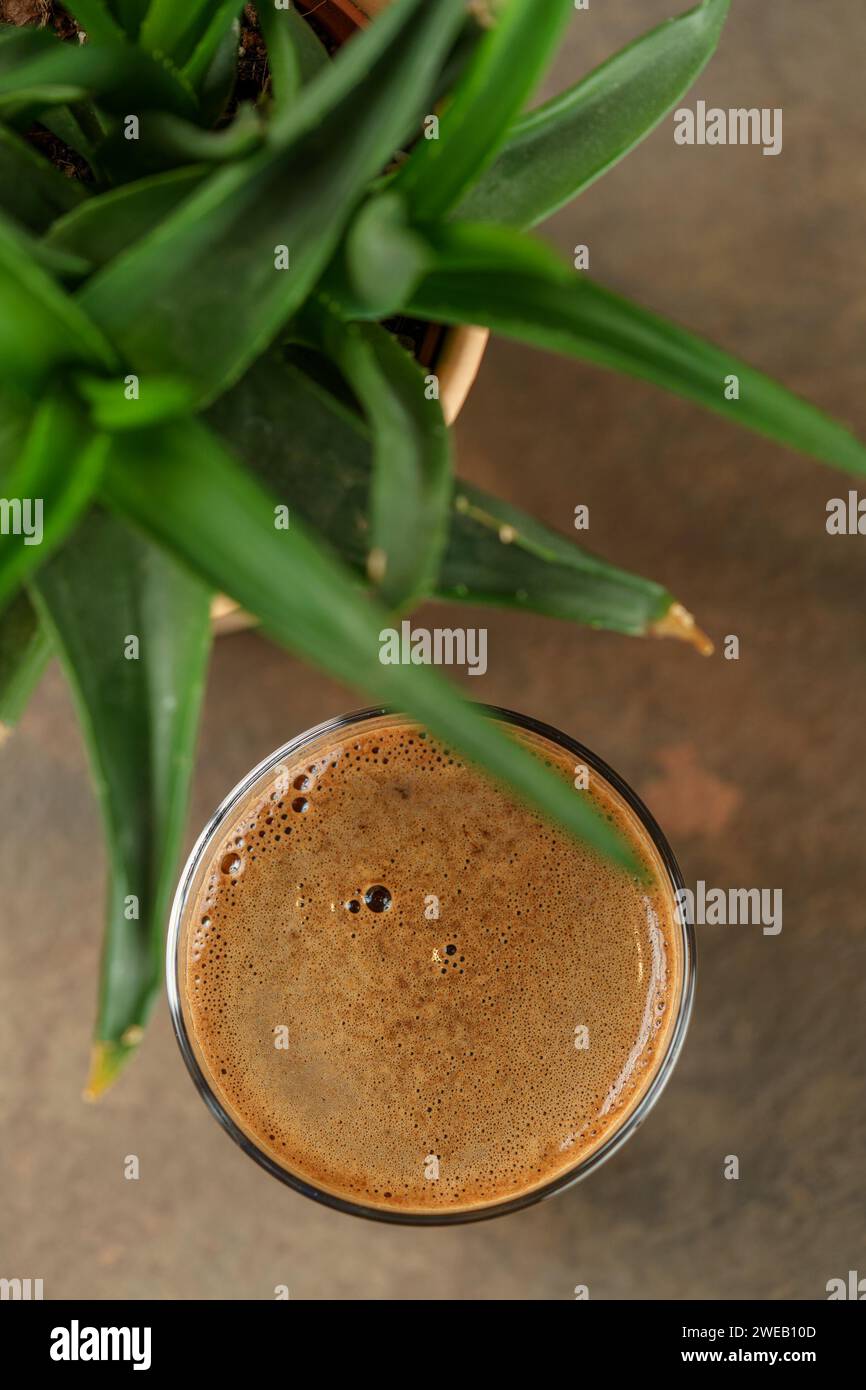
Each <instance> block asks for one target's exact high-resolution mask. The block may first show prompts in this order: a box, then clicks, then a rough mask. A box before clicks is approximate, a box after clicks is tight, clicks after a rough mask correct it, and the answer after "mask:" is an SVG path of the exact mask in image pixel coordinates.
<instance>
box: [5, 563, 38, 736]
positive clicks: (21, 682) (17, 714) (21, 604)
mask: <svg viewBox="0 0 866 1390" xmlns="http://www.w3.org/2000/svg"><path fill="white" fill-rule="evenodd" d="M50 657H51V639H50V637H49V636H48V633H47V632H46V631H45V626H44V624H43V622H42V620H41V618H40V617H39V615H38V613H37V612H36V610H35V608H34V607H33V604H32V603H31V601H30V599H29V597H28V596H27V594H26V593H25V592H24V591H23V590H21V591H20V592H19V593H18V594H17V595H16V597H15V599H14V600H13V601H12V603H10V604H9V606H8V607H7V608H5V609H4V611H3V612H2V613H0V747H2V746H3V743H4V742H5V740H6V739H7V738H8V737H9V734H10V733H11V731H12V729H13V728H14V727H15V725H16V724H17V723H18V720H19V719H20V718H21V715H22V714H23V713H24V710H25V708H26V706H27V703H28V701H29V699H30V696H31V695H32V694H33V691H34V690H35V689H36V686H37V685H38V684H39V681H40V679H41V677H42V673H43V671H44V670H45V667H46V666H47V665H48V661H49V659H50Z"/></svg>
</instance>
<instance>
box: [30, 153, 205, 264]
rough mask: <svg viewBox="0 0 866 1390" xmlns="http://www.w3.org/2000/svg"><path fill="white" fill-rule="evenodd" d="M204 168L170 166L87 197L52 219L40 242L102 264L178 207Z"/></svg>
mask: <svg viewBox="0 0 866 1390" xmlns="http://www.w3.org/2000/svg"><path fill="white" fill-rule="evenodd" d="M206 173H207V170H206V169H205V168H203V167H202V166H201V165H194V166H193V167H192V168H190V169H172V170H171V171H170V172H169V173H166V174H154V175H151V176H150V177H149V178H145V179H139V180H138V182H136V183H128V184H124V186H123V187H122V188H112V189H110V190H109V192H107V193H100V194H97V195H96V196H95V197H93V198H88V200H87V202H86V203H82V205H81V206H80V207H77V208H74V209H73V211H72V212H69V213H67V214H66V216H64V217H59V218H58V219H57V221H56V222H55V223H54V225H53V226H52V228H51V230H50V231H49V232H48V234H47V236H46V237H45V239H44V240H45V245H46V246H50V247H54V248H55V249H56V250H58V251H68V252H70V253H71V254H73V255H78V256H86V257H87V259H88V260H89V261H90V263H91V265H93V266H94V267H97V266H102V265H106V264H107V262H108V261H112V260H114V258H115V256H119V255H120V253H121V252H122V251H125V250H126V249H127V247H128V246H131V245H132V243H133V242H135V241H139V240H140V239H141V238H142V237H143V236H146V235H147V233H148V232H150V231H152V230H153V228H154V227H157V226H158V225H159V223H160V222H162V221H163V219H164V218H165V217H167V216H168V214H169V213H170V212H173V211H174V210H175V208H177V207H179V206H180V204H181V203H182V202H183V201H184V199H185V198H188V197H189V195H190V193H192V191H193V189H194V188H197V187H198V185H199V184H200V183H201V182H202V180H203V179H204V178H205V175H206Z"/></svg>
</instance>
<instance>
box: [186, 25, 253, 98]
mask: <svg viewBox="0 0 866 1390" xmlns="http://www.w3.org/2000/svg"><path fill="white" fill-rule="evenodd" d="M242 9H243V4H242V0H223V3H222V4H221V5H219V6H218V7H217V8H216V9H215V10H214V12H213V15H212V17H211V20H210V23H209V24H208V27H207V29H206V30H205V32H204V33H203V34H202V36H201V38H200V39H199V41H198V43H197V44H196V46H195V48H194V49H193V51H192V54H191V55H190V57H189V58H188V59H187V61H186V63H185V64H184V67H183V75H184V77H185V78H186V80H187V81H188V82H190V83H191V84H192V86H193V87H194V88H195V90H196V92H197V93H198V100H199V106H200V108H201V115H202V120H203V121H204V123H205V124H206V125H212V124H213V123H214V121H216V120H217V119H218V118H219V117H220V116H221V115H222V114H223V112H224V110H225V108H226V106H227V105H228V101H229V98H230V97H231V94H232V92H233V91H234V87H235V79H236V76H237V66H238V50H239V46H240V20H239V18H238V16H239V15H240V13H241V10H242Z"/></svg>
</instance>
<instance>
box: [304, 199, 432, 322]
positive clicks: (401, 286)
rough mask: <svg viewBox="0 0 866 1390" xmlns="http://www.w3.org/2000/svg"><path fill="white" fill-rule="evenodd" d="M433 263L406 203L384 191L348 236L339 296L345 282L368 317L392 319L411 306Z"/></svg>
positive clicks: (359, 216) (366, 207)
mask: <svg viewBox="0 0 866 1390" xmlns="http://www.w3.org/2000/svg"><path fill="white" fill-rule="evenodd" d="M432 259H433V257H432V254H431V251H430V248H429V246H428V244H427V242H426V241H425V239H424V237H423V236H421V235H420V234H419V233H418V232H417V231H416V229H415V228H414V227H412V226H411V225H410V223H409V219H408V216H407V210H406V204H405V203H404V201H403V199H402V198H401V197H399V195H398V194H396V193H391V192H384V193H381V194H379V195H378V196H377V197H374V198H371V199H370V200H369V201H368V202H366V203H365V204H364V206H363V207H362V208H361V209H360V211H359V212H358V213H357V215H356V217H355V219H354V221H353V222H352V224H351V226H350V227H349V230H348V232H347V234H346V238H345V241H344V244H343V247H342V248H341V255H340V264H339V266H338V274H339V275H340V276H341V280H338V281H337V289H336V293H337V297H338V298H340V299H344V298H345V297H346V296H345V293H344V291H343V283H342V282H343V281H344V282H345V287H346V290H347V291H348V295H349V296H350V298H351V303H352V305H353V306H355V305H357V306H358V308H359V309H360V311H361V313H362V314H363V316H364V317H369V316H370V315H371V314H372V315H375V317H376V318H387V317H388V316H389V315H391V314H394V313H396V312H397V311H398V310H399V309H400V308H401V307H402V305H403V304H405V302H406V300H407V298H408V297H409V294H410V292H411V291H412V290H413V289H414V288H415V286H416V285H417V284H418V281H419V280H420V279H421V278H422V276H423V275H424V272H425V271H426V270H427V269H428V268H429V266H430V263H431V261H432ZM329 273H330V272H329Z"/></svg>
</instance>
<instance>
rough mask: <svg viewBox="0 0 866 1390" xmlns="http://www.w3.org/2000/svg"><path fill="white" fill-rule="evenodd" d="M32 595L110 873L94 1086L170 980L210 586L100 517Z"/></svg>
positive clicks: (114, 1065) (133, 1041)
mask: <svg viewBox="0 0 866 1390" xmlns="http://www.w3.org/2000/svg"><path fill="white" fill-rule="evenodd" d="M33 587H34V593H35V597H36V602H37V605H38V608H39V611H40V613H41V614H42V617H43V619H44V620H45V622H46V623H47V625H48V627H49V630H50V631H51V632H52V634H53V638H54V643H55V645H56V647H57V650H58V652H59V653H60V656H61V659H62V661H63V665H64V668H65V670H66V673H67V675H68V677H69V681H70V684H71V686H72V690H73V693H74V695H75V698H76V704H77V706H78V712H79V718H80V721H81V725H82V729H83V732H84V735H85V738H86V741H87V745H88V750H89V753H90V763H91V770H92V774H93V779H94V783H95V787H96V792H97V795H98V798H99V802H100V807H101V810H102V816H103V821H104V825H105V833H106V838H107V842H108V851H109V867H110V882H109V891H108V907H107V920H106V930H105V940H104V948H103V958H102V974H101V982H100V998H99V1008H98V1015H97V1022H96V1030H95V1039H94V1053H93V1063H92V1068H91V1080H90V1091H91V1094H98V1093H99V1091H101V1090H103V1089H104V1088H105V1087H106V1086H107V1085H109V1084H110V1082H111V1081H112V1080H113V1079H114V1077H115V1075H116V1074H117V1072H118V1070H119V1069H120V1067H121V1066H122V1065H123V1064H124V1063H125V1062H126V1061H127V1060H128V1058H129V1056H130V1055H131V1054H132V1053H133V1052H134V1050H135V1048H136V1047H137V1045H138V1043H139V1042H140V1040H141V1036H142V1030H143V1028H144V1026H145V1024H146V1022H147V1019H148V1016H149V1014H150V1012H151V1009H152V1007H153V1004H154V1002H155V1000H156V999H157V998H158V996H159V994H160V991H161V988H162V978H163V950H164V947H163V935H164V927H165V920H166V916H167V913H168V906H169V902H170V899H171V894H172V891H173V887H174V878H175V873H176V870H177V858H178V854H179V851H180V844H181V837H182V834H183V827H184V820H185V816H186V807H187V799H188V790H189V782H190V773H191V767H192V756H193V748H194V744H195V737H196V730H197V726H198V715H199V709H200V705H201V696H202V689H203V685H204V678H205V670H206V663H207V653H208V649H209V643H210V612H209V607H210V605H209V593H208V590H207V589H206V588H205V586H204V585H202V584H201V583H200V582H199V581H198V580H197V579H195V578H193V576H192V575H190V574H189V573H188V572H187V571H186V570H185V569H184V568H183V567H182V566H180V565H178V564H177V563H176V562H175V561H173V560H172V559H171V558H170V557H169V556H167V555H166V554H165V552H164V551H163V550H161V549H160V548H159V547H157V546H154V545H152V544H151V543H150V542H149V541H147V540H146V539H145V538H144V537H143V536H140V535H139V534H138V533H137V532H136V531H134V530H131V529H130V528H129V527H128V526H127V525H125V524H124V523H123V522H122V521H120V520H119V519H118V518H116V517H113V516H110V515H105V514H103V513H96V512H94V513H91V514H90V516H89V517H87V518H86V520H85V521H84V522H83V523H82V525H81V527H80V528H79V529H78V531H76V533H75V535H74V536H73V537H72V539H71V541H70V543H69V544H68V545H67V546H65V547H64V548H63V550H62V551H60V552H59V553H58V554H57V555H56V556H55V557H54V558H53V559H52V560H51V561H49V563H48V564H47V565H46V566H45V567H44V568H43V569H42V570H41V571H40V573H39V575H38V576H37V579H36V580H35V582H34V586H33Z"/></svg>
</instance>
